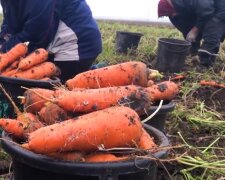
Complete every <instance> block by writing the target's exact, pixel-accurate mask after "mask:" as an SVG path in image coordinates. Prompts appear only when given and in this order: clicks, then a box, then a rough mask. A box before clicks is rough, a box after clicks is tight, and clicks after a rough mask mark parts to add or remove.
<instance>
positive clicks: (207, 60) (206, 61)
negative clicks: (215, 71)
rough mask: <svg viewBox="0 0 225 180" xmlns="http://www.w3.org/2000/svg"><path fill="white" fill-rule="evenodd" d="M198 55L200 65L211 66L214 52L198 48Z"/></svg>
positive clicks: (214, 55) (214, 56) (214, 57)
mask: <svg viewBox="0 0 225 180" xmlns="http://www.w3.org/2000/svg"><path fill="white" fill-rule="evenodd" d="M198 56H199V60H200V65H202V66H205V67H211V66H213V64H214V62H215V59H216V54H212V53H210V52H209V51H207V50H204V49H199V50H198Z"/></svg>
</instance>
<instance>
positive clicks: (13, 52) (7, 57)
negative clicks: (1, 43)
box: [0, 43, 28, 71]
mask: <svg viewBox="0 0 225 180" xmlns="http://www.w3.org/2000/svg"><path fill="white" fill-rule="evenodd" d="M27 51H28V48H27V45H26V43H19V44H17V45H15V46H14V47H13V48H12V49H10V50H9V51H8V52H6V53H5V54H3V55H2V56H1V57H0V71H2V70H3V69H4V68H6V67H7V66H9V65H10V64H12V63H13V62H14V61H16V60H17V59H18V58H20V57H21V56H24V55H25V54H26V53H27Z"/></svg>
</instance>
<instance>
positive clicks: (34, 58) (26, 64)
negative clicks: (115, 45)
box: [18, 48, 48, 70]
mask: <svg viewBox="0 0 225 180" xmlns="http://www.w3.org/2000/svg"><path fill="white" fill-rule="evenodd" d="M47 59H48V51H46V50H45V49H43V48H39V49H36V50H35V51H34V52H32V53H31V54H29V55H28V56H27V57H25V58H23V59H21V60H20V62H19V64H18V69H20V70H27V69H29V68H31V67H33V66H35V65H37V64H40V63H43V62H44V61H46V60H47Z"/></svg>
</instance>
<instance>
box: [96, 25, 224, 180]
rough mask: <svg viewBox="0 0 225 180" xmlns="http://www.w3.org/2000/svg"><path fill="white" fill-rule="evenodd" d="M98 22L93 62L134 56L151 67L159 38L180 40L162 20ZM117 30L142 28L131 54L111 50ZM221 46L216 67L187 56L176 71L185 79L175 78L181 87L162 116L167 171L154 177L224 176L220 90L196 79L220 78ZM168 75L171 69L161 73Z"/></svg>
mask: <svg viewBox="0 0 225 180" xmlns="http://www.w3.org/2000/svg"><path fill="white" fill-rule="evenodd" d="M99 26H100V29H101V32H102V38H103V47H104V49H103V53H102V54H101V55H100V56H99V58H98V61H99V62H102V61H104V62H107V63H109V64H114V63H117V62H123V61H127V60H139V61H142V62H145V63H146V64H148V65H149V67H153V68H154V64H155V61H156V55H157V47H158V39H159V38H163V37H164V38H176V39H183V37H182V35H181V33H179V32H178V31H177V30H176V29H174V28H173V27H171V26H168V25H164V24H158V25H157V24H125V23H117V22H99ZM116 31H131V32H139V33H143V37H142V38H141V41H140V43H139V46H138V49H137V51H136V53H128V54H127V55H124V54H122V55H121V54H118V53H116V52H115V38H116ZM224 50H225V44H222V45H221V50H220V54H219V57H218V58H217V60H216V64H215V66H214V67H213V68H209V69H206V68H205V69H204V68H200V67H199V66H198V60H197V59H196V58H187V60H186V62H185V66H184V68H183V71H182V72H181V73H180V74H183V75H185V79H182V80H180V81H178V83H180V85H181V86H180V87H181V91H180V94H179V96H178V97H177V99H176V100H175V101H176V104H177V105H176V108H175V110H174V111H173V112H171V113H170V114H169V116H168V117H167V121H166V127H165V133H166V135H167V136H168V138H169V140H170V141H171V150H170V153H169V158H168V161H167V162H166V163H164V164H165V166H166V169H167V170H165V169H160V172H159V176H158V178H157V179H171V178H172V179H186V180H192V179H193V180H194V179H195V180H196V179H209V180H211V179H212V180H215V179H218V180H219V179H220V180H222V179H225V156H224V153H225V149H224V145H225V144H224V140H225V136H224V132H225V121H224V120H225V89H224V88H215V87H208V86H201V85H200V84H199V82H200V80H215V81H217V82H220V83H223V82H225V81H224V80H225V70H224V68H225V54H224ZM170 76H173V74H165V77H167V78H169V77H170ZM160 174H161V175H160ZM168 174H170V175H168Z"/></svg>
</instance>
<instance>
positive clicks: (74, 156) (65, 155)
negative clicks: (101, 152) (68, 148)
mask: <svg viewBox="0 0 225 180" xmlns="http://www.w3.org/2000/svg"><path fill="white" fill-rule="evenodd" d="M46 155H47V156H50V157H53V158H54V159H59V160H64V161H84V155H83V153H81V152H74V151H73V152H55V153H49V154H46Z"/></svg>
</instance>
